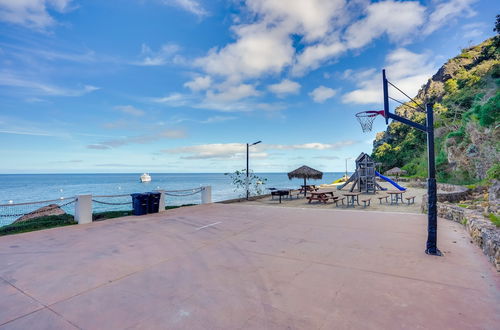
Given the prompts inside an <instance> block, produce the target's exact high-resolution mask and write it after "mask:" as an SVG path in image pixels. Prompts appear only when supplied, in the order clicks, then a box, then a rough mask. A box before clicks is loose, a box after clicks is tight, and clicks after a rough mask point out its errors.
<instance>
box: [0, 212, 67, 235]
mask: <svg viewBox="0 0 500 330" xmlns="http://www.w3.org/2000/svg"><path fill="white" fill-rule="evenodd" d="M69 225H76V221H75V219H74V218H73V216H72V215H71V214H61V215H50V216H45V217H38V218H33V219H29V220H26V221H22V222H17V223H12V224H10V225H7V226H3V227H0V236H4V235H12V234H19V233H25V232H29V231H35V230H42V229H48V228H54V227H62V226H69Z"/></svg>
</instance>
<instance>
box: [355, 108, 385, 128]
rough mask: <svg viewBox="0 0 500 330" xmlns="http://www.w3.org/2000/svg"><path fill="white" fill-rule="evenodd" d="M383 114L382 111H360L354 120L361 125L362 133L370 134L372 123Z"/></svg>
mask: <svg viewBox="0 0 500 330" xmlns="http://www.w3.org/2000/svg"><path fill="white" fill-rule="evenodd" d="M383 114H384V111H374V110H369V111H362V112H358V113H357V114H356V118H357V119H358V121H359V123H360V124H361V129H362V130H363V132H371V130H372V124H373V121H374V120H375V118H377V116H378V115H383Z"/></svg>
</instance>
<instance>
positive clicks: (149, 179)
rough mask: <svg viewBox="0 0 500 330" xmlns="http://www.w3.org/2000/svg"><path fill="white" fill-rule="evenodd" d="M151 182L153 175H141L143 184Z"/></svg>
mask: <svg viewBox="0 0 500 330" xmlns="http://www.w3.org/2000/svg"><path fill="white" fill-rule="evenodd" d="M150 181H151V175H149V174H147V173H144V174H143V175H141V182H150Z"/></svg>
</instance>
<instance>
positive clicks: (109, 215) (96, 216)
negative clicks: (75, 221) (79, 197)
mask: <svg viewBox="0 0 500 330" xmlns="http://www.w3.org/2000/svg"><path fill="white" fill-rule="evenodd" d="M128 215H132V210H127V211H107V212H99V213H93V214H92V221H102V220H106V219H113V218H119V217H126V216H128Z"/></svg>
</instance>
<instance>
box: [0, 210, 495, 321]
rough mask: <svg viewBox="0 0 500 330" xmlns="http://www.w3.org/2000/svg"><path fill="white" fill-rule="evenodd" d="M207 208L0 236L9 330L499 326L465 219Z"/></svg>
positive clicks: (486, 267) (485, 267)
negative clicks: (429, 223) (433, 250)
mask: <svg viewBox="0 0 500 330" xmlns="http://www.w3.org/2000/svg"><path fill="white" fill-rule="evenodd" d="M439 221H440V222H439V242H438V246H439V247H440V249H441V250H442V251H443V252H444V253H445V256H444V257H434V256H427V255H425V254H424V252H423V250H424V247H425V239H426V216H425V215H418V214H402V213H387V212H360V211H335V210H327V209H317V210H316V209H312V208H308V209H300V208H277V207H268V206H259V205H235V204H228V205H224V204H209V205H200V206H192V207H185V208H180V209H175V210H171V211H167V212H164V213H161V214H155V215H147V216H142V217H127V218H119V219H113V220H106V221H102V222H96V223H92V224H88V225H79V226H70V227H64V228H56V229H50V230H44V231H38V232H32V233H26V234H20V235H12V236H5V237H0V278H1V279H0V297H1V298H0V329H75V328H82V329H405V328H412V329H415V328H425V329H495V328H496V329H498V328H497V326H498V324H500V317H499V315H500V309H499V306H500V278H499V275H498V274H497V273H496V271H494V270H493V267H492V266H491V265H490V264H489V263H488V262H487V259H486V257H485V256H484V255H483V254H482V252H481V251H480V250H479V248H477V247H476V246H474V245H472V244H471V243H470V239H469V238H468V235H467V234H466V232H465V231H464V230H463V229H462V228H461V226H460V225H459V224H456V223H453V222H450V221H447V220H441V219H440V220H439Z"/></svg>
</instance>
